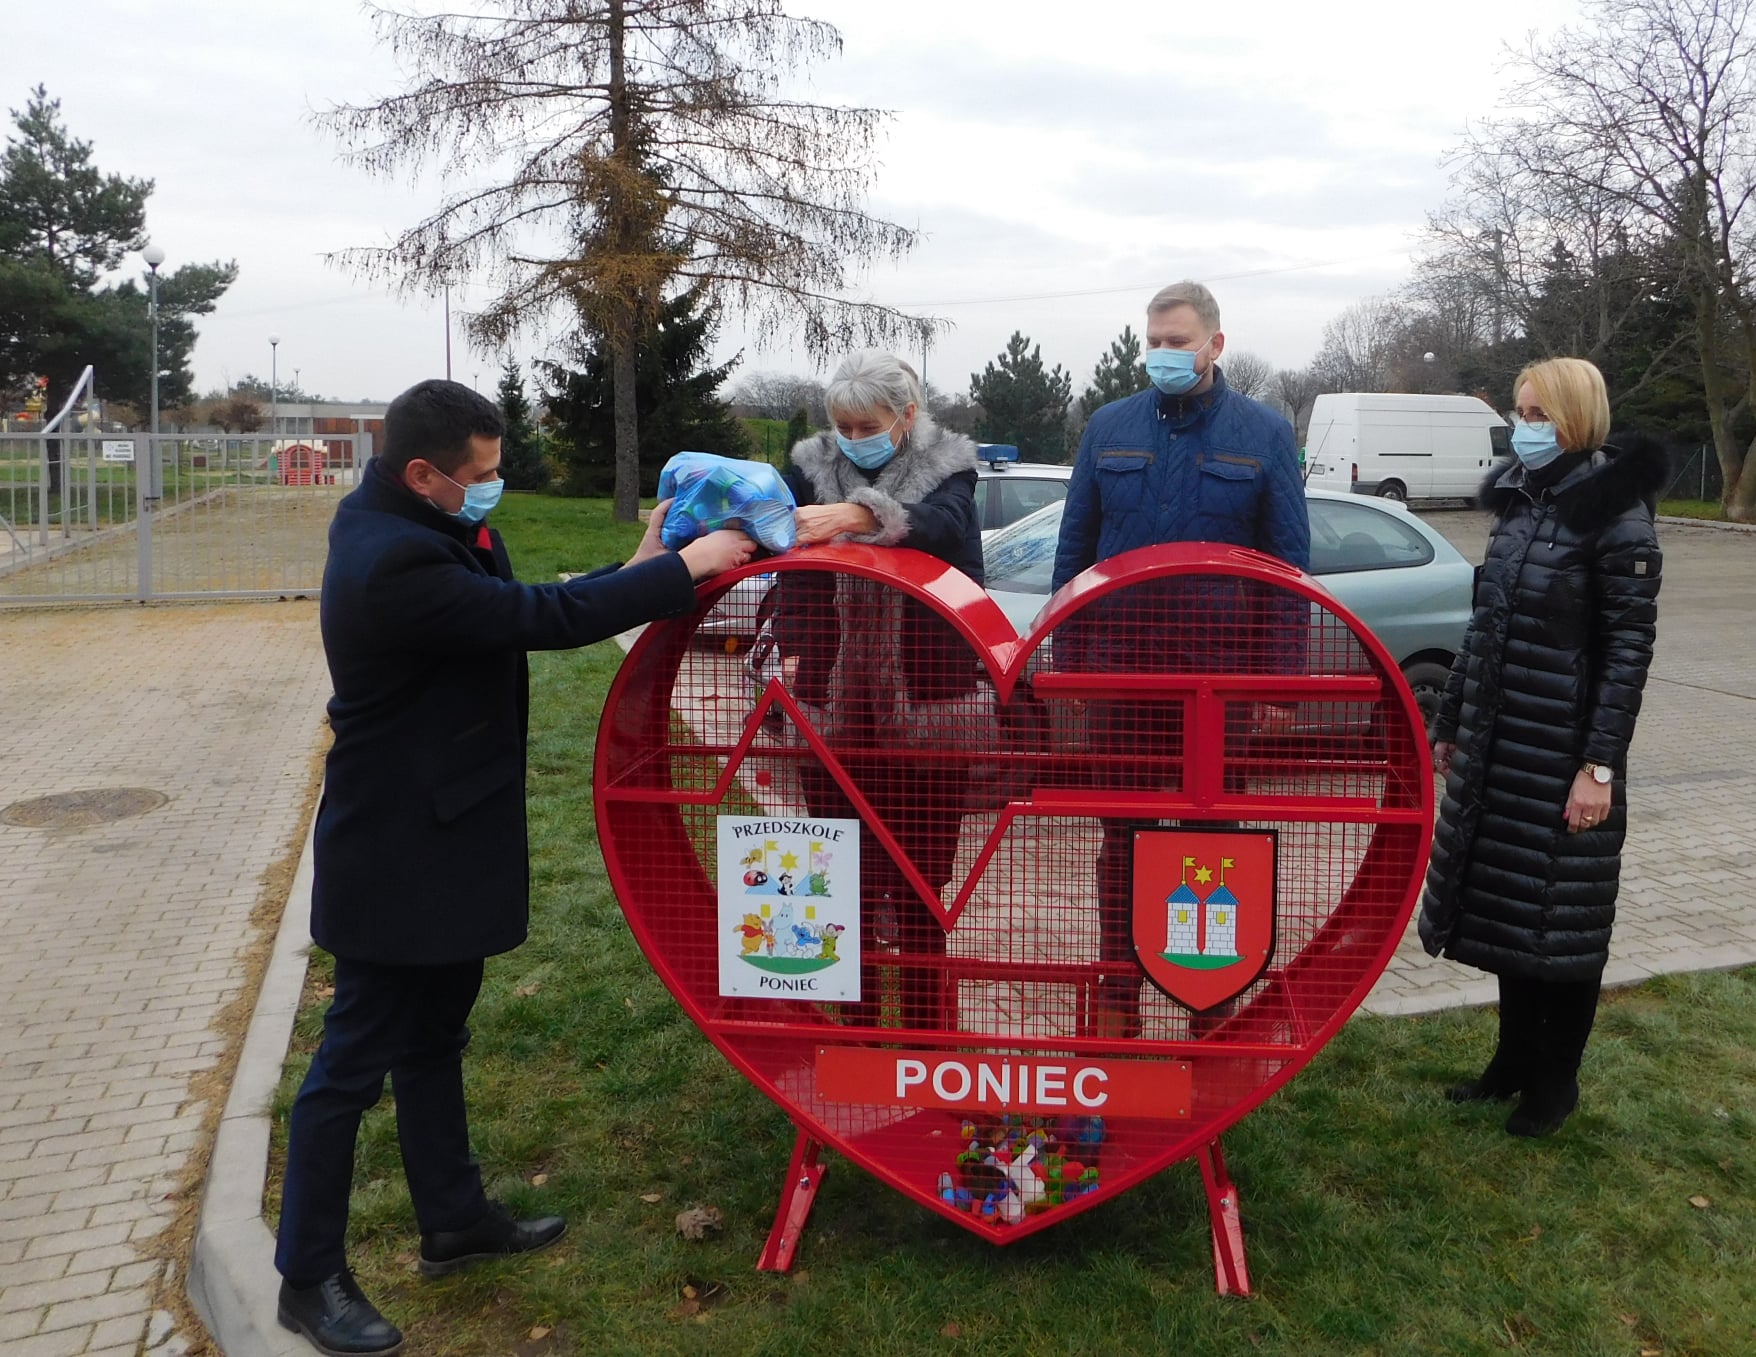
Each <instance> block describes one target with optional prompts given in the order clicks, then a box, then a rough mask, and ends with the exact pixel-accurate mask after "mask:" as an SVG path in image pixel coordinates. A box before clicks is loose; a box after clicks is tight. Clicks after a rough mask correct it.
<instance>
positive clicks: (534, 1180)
mask: <svg viewBox="0 0 1756 1357" xmlns="http://www.w3.org/2000/svg"><path fill="white" fill-rule="evenodd" d="M548 1181H549V1175H548V1174H546V1173H533V1174H531V1176H530V1185H531V1186H532V1187H541V1186H542V1185H543V1184H544V1183H546V1182H548Z"/></svg>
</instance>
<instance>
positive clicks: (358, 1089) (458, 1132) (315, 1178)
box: [274, 957, 488, 1287]
mask: <svg viewBox="0 0 1756 1357" xmlns="http://www.w3.org/2000/svg"><path fill="white" fill-rule="evenodd" d="M481 988H482V963H481V962H480V961H464V962H458V963H456V964H454V965H449V966H382V965H378V964H376V963H374V962H366V961H349V960H347V959H346V958H345V957H337V958H336V961H335V999H334V1000H333V1001H332V1002H331V1003H330V1005H329V1012H328V1013H326V1014H325V1015H324V1018H323V1044H322V1045H321V1046H320V1047H318V1050H317V1055H316V1056H315V1058H313V1060H312V1061H311V1070H310V1072H309V1073H308V1074H307V1075H306V1076H305V1082H304V1084H303V1085H302V1086H301V1087H300V1089H299V1096H298V1098H297V1099H296V1100H295V1101H294V1102H293V1111H292V1118H291V1126H290V1128H289V1133H288V1141H287V1176H286V1186H285V1191H284V1193H283V1197H282V1201H281V1213H280V1238H279V1241H278V1243H277V1244H276V1247H275V1254H274V1264H275V1267H276V1268H278V1269H279V1270H280V1273H281V1275H282V1276H283V1277H285V1278H286V1279H287V1280H288V1281H289V1282H291V1283H292V1284H293V1285H294V1286H300V1287H303V1286H314V1285H316V1284H317V1283H318V1282H320V1281H322V1280H323V1279H324V1278H325V1277H328V1276H331V1275H333V1274H334V1273H337V1272H340V1271H341V1270H342V1268H343V1267H344V1266H346V1262H347V1228H348V1195H349V1192H350V1191H351V1189H352V1187H353V1179H354V1143H355V1140H356V1139H357V1137H358V1135H359V1130H360V1118H361V1117H362V1116H364V1115H365V1112H366V1109H367V1108H369V1107H371V1106H372V1105H373V1104H374V1103H376V1102H377V1101H378V1099H379V1098H380V1097H381V1096H382V1095H383V1093H384V1076H385V1075H387V1074H388V1075H389V1076H390V1081H391V1088H392V1090H393V1092H394V1093H395V1095H396V1133H397V1139H398V1140H399V1142H400V1143H401V1146H402V1167H403V1172H404V1174H405V1175H407V1177H408V1184H409V1195H410V1196H411V1197H412V1198H413V1199H414V1207H415V1219H416V1221H417V1222H418V1223H419V1225H420V1228H421V1233H423V1234H431V1233H434V1232H435V1231H440V1230H463V1229H468V1228H469V1227H470V1226H471V1225H474V1224H475V1223H476V1222H477V1221H478V1220H480V1219H481V1217H482V1215H483V1214H484V1213H485V1212H486V1211H487V1209H488V1203H487V1198H486V1197H485V1196H484V1195H483V1192H482V1176H481V1172H480V1170H479V1169H478V1168H477V1167H476V1162H475V1159H474V1157H473V1156H472V1155H471V1154H470V1147H469V1122H468V1118H467V1114H466V1112H465V1110H464V1103H463V1050H464V1047H465V1046H467V1045H469V1028H468V1027H467V1026H466V1025H465V1023H466V1020H467V1019H468V1018H469V1012H470V1009H471V1008H472V1007H474V1005H475V1002H476V995H477V994H478V993H480V991H481Z"/></svg>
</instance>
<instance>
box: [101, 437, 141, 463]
mask: <svg viewBox="0 0 1756 1357" xmlns="http://www.w3.org/2000/svg"><path fill="white" fill-rule="evenodd" d="M104 460H105V461H106V462H132V461H133V460H134V440H133V439H131V438H106V439H105V440H104Z"/></svg>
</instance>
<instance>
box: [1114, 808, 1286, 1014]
mask: <svg viewBox="0 0 1756 1357" xmlns="http://www.w3.org/2000/svg"><path fill="white" fill-rule="evenodd" d="M1274 912H1275V837H1274V835H1273V834H1272V833H1267V832H1263V831H1250V832H1242V831H1240V832H1229V831H1219V830H1156V829H1155V830H1141V831H1140V832H1138V833H1136V834H1135V836H1134V952H1135V955H1136V956H1137V957H1138V958H1139V959H1140V964H1141V966H1142V967H1144V968H1145V970H1146V977H1147V979H1149V980H1151V981H1152V983H1153V984H1155V985H1157V986H1158V987H1159V988H1160V989H1161V990H1163V991H1164V992H1165V993H1166V994H1168V995H1170V996H1171V998H1173V999H1175V1000H1176V1001H1177V1002H1178V1003H1180V1004H1183V1005H1185V1006H1186V1007H1188V1008H1191V1009H1194V1010H1195V1011H1196V1012H1197V1013H1201V1012H1205V1011H1206V1010H1208V1009H1210V1008H1216V1007H1218V1006H1219V1005H1220V1004H1223V1003H1224V1002H1225V1001H1226V1000H1227V999H1230V998H1233V997H1235V996H1236V995H1238V994H1241V993H1242V992H1243V991H1244V990H1246V989H1248V988H1249V987H1250V985H1251V984H1253V983H1254V982H1255V980H1256V979H1257V978H1258V977H1259V976H1260V975H1261V974H1262V972H1263V971H1264V970H1265V969H1267V966H1268V961H1269V958H1270V957H1271V956H1272V955H1273V954H1274Z"/></svg>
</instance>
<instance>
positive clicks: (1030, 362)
mask: <svg viewBox="0 0 1756 1357" xmlns="http://www.w3.org/2000/svg"><path fill="white" fill-rule="evenodd" d="M1027 349H1029V352H1026V350H1027ZM969 394H970V399H971V400H973V401H975V402H976V404H978V405H980V406H981V407H982V421H981V424H980V425H979V426H978V428H977V437H978V438H979V439H980V440H981V441H982V442H985V443H1012V444H1016V445H1017V447H1018V451H1019V455H1020V456H1021V457H1023V458H1025V459H1026V460H1027V461H1034V462H1063V461H1066V460H1067V429H1066V423H1067V405H1068V402H1069V401H1071V400H1072V398H1073V377H1072V375H1071V374H1069V373H1065V372H1063V371H1062V370H1061V365H1060V364H1059V363H1057V364H1055V366H1054V368H1053V370H1046V369H1044V367H1043V350H1042V346H1041V345H1040V344H1039V345H1036V346H1035V347H1031V343H1030V340H1028V339H1026V338H1025V337H1024V336H1023V335H1022V334H1020V333H1019V332H1018V331H1016V330H1015V331H1013V333H1012V338H1011V339H1009V340H1007V341H1006V352H1004V353H1002V354H1001V355H1000V356H999V360H998V364H997V365H996V364H995V363H989V364H988V365H987V367H986V368H984V369H983V370H982V371H981V373H979V374H972V375H971V376H970V379H969Z"/></svg>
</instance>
